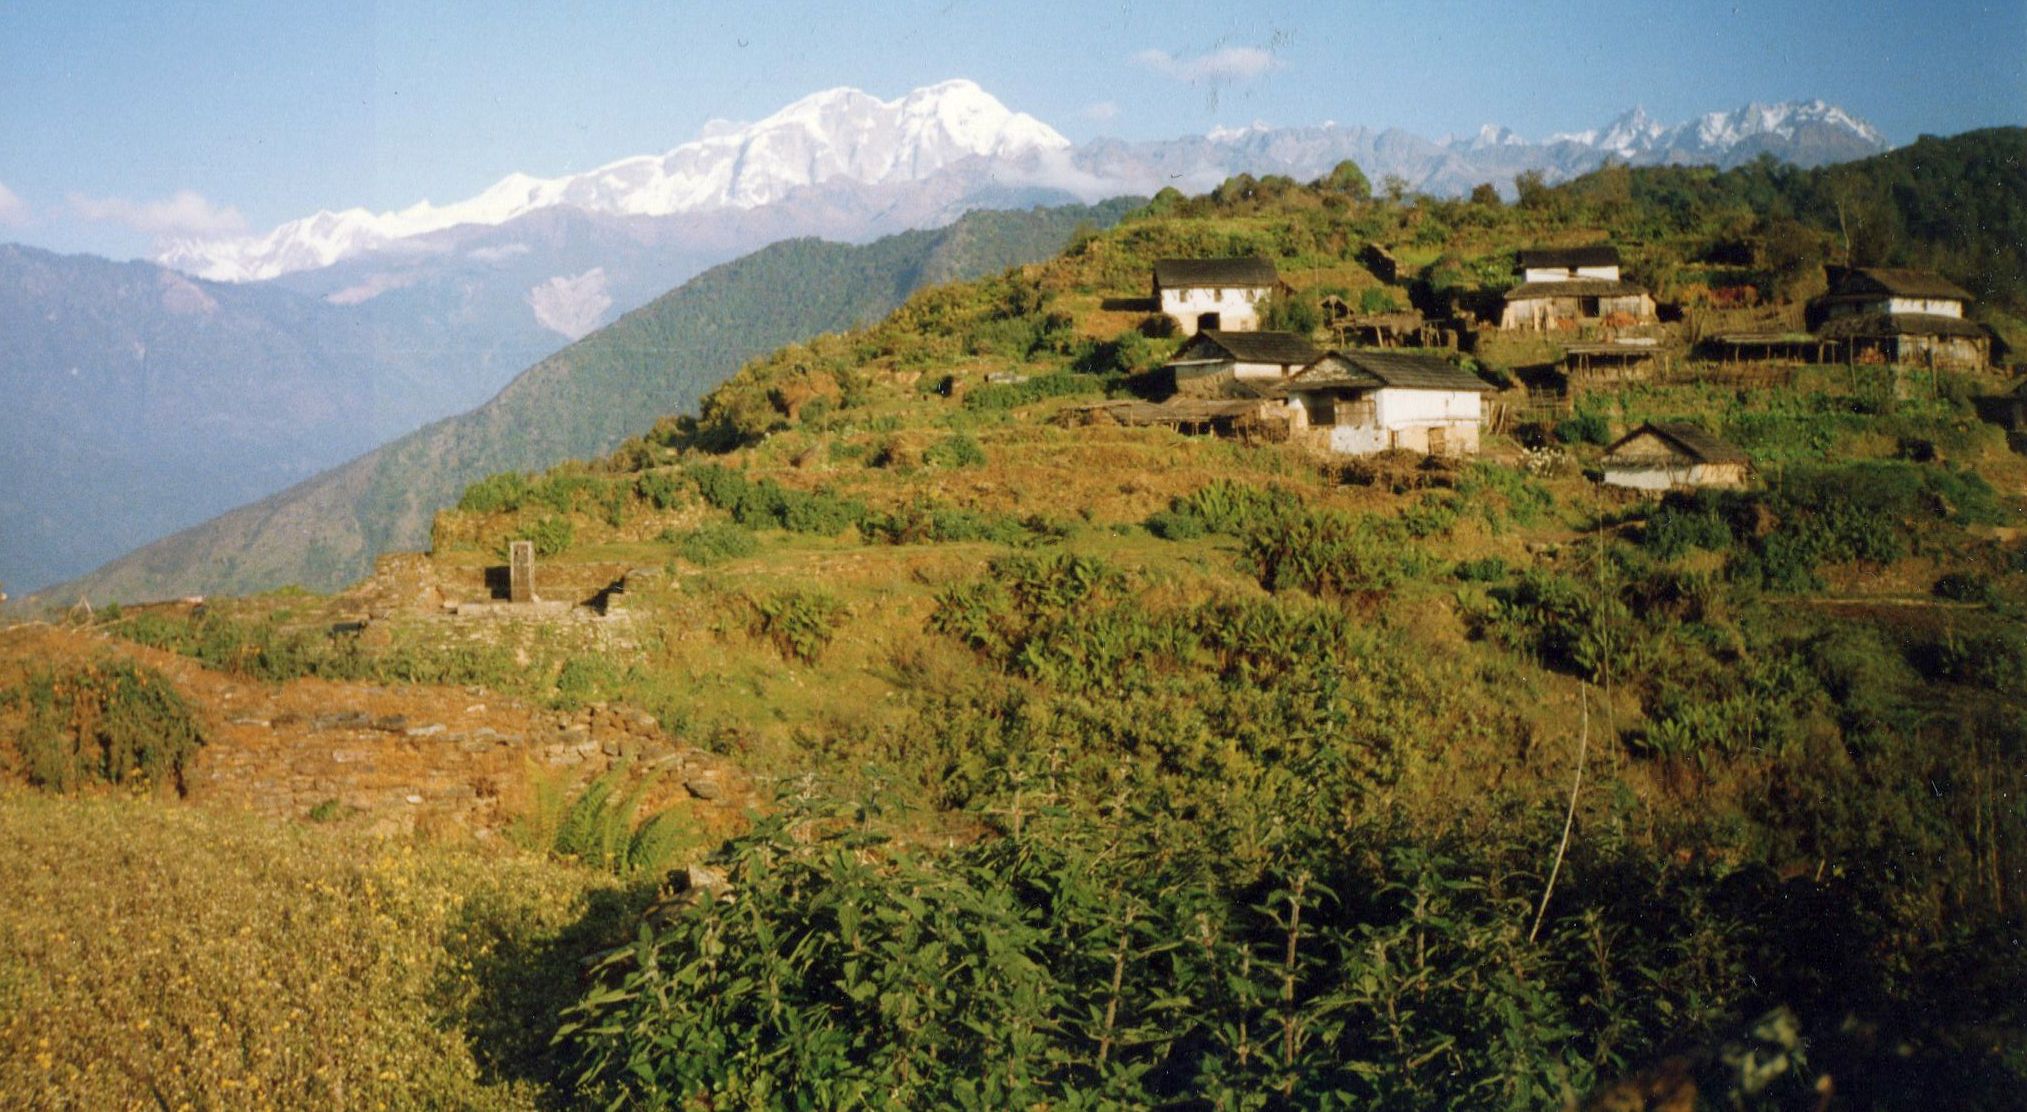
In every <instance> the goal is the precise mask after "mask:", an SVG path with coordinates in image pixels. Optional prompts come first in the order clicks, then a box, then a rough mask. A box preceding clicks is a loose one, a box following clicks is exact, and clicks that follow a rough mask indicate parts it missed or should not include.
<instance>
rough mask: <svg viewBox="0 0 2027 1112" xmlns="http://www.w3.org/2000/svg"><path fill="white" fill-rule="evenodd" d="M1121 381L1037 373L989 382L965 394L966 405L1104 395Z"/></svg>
mask: <svg viewBox="0 0 2027 1112" xmlns="http://www.w3.org/2000/svg"><path fill="white" fill-rule="evenodd" d="M1117 381H1118V377H1117V376H1115V375H1095V374H1078V373H1076V372H1074V371H1060V372H1057V373H1055V374H1046V375H1036V376H1034V377H1033V378H1030V379H1028V380H1027V381H1026V382H1011V383H987V384H986V385H984V386H980V387H978V388H976V389H974V390H971V391H969V392H967V393H966V394H965V395H964V408H966V409H971V410H978V411H981V412H991V411H995V410H1005V409H1014V408H1017V407H1019V406H1024V405H1032V404H1034V403H1035V402H1039V401H1046V400H1047V399H1049V398H1068V397H1077V396H1081V395H1102V394H1104V393H1105V392H1106V391H1107V390H1108V389H1110V388H1111V387H1112V386H1113V385H1115V384H1116V383H1117Z"/></svg>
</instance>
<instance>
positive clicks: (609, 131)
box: [0, 0, 2027, 257]
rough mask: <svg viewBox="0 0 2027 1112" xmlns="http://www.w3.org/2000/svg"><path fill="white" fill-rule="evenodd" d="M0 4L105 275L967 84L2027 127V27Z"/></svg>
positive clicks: (50, 168) (1060, 95) (1353, 107)
mask: <svg viewBox="0 0 2027 1112" xmlns="http://www.w3.org/2000/svg"><path fill="white" fill-rule="evenodd" d="M751 9H752V10H750V11H736V10H734V11H728V10H727V6H724V5H718V4H693V3H671V2H659V3H651V2H631V3H577V4H567V5H563V4H557V5H539V6H538V5H533V4H527V5H523V4H514V3H492V4H465V3H443V4H435V5H428V6H422V5H408V4H396V3H363V2H362V3H340V4H290V3H271V4H236V3H205V4H184V3H100V4H74V3H45V2H42V0H7V2H4V3H0V241H8V240H12V241H21V242H28V243H33V244H37V245H42V246H48V247H52V248H55V249H58V250H67V251H93V252H97V253H101V254H108V255H112V256H114V257H130V256H134V255H139V254H145V253H146V252H147V251H148V250H149V248H150V245H151V243H152V241H153V239H154V237H156V236H158V235H172V234H178V233H181V232H205V231H209V232H218V231H230V230H233V229H235V228H246V229H250V230H254V231H265V230H266V229H268V228H270V227H272V226H273V225H275V224H277V223H279V222H281V221H284V220H288V219H291V218H294V217H298V216H303V215H307V214H309V213H311V212H314V211H316V210H317V209H320V208H345V207H350V206H354V205H364V206H367V207H370V208H373V209H376V210H378V209H389V208H398V207H402V206H405V205H407V204H410V203H412V202H414V201H417V200H421V199H423V198H429V199H431V200H434V201H437V202H440V203H441V202H445V201H450V200H455V199H458V198H461V197H465V196H468V195H470V194H472V193H475V192H477V191H478V190H480V189H482V188H484V187H485V186H487V185H489V184H491V183H492V182H493V181H495V180H497V179H498V178H500V177H501V176H503V175H505V174H506V173H508V172H510V171H514V170H521V171H525V172H528V173H532V174H537V175H541V176H550V175H555V174H561V173H565V172H569V171H574V170H582V169H585V168H588V167H591V166H596V165H599V164H601V163H604V162H607V161H610V160H612V159H615V158H619V157H622V156H625V155H631V154H642V153H649V152H658V151H663V150H667V149H668V148H670V147H673V146H675V145H676V144H678V143H681V142H683V141H685V140H687V139H690V138H693V137H694V136H695V135H696V134H697V131H698V129H699V128H700V127H701V126H702V125H703V124H704V123H705V122H706V121H708V120H711V119H713V118H724V119H734V120H751V119H757V118H759V117H761V116H764V115H766V114H768V113H769V112H772V111H773V110H775V109H776V108H779V107H780V106H782V105H783V104H786V103H787V102H789V101H791V100H794V99H796V98H798V97H800V96H803V95H805V94H807V93H810V92H814V91H816V90H818V89H824V88H829V87H832V86H837V85H853V86H857V87H859V88H863V89H865V90H867V91H869V92H872V93H876V94H878V95H880V96H883V97H893V96H898V95H900V94H901V93H903V92H905V91H907V90H908V89H911V88H915V87H917V86H920V85H925V84H930V83H932V82H935V81H939V80H943V79H946V78H951V77H968V78H971V79H972V80H975V81H977V82H978V83H979V84H981V85H982V86H984V87H985V88H986V90H987V91H989V92H991V93H992V94H994V95H995V96H997V97H999V99H1001V100H1002V101H1004V102H1005V103H1006V104H1007V105H1008V106H1010V107H1012V108H1014V109H1017V110H1019V111H1024V112H1028V113H1030V114H1032V115H1035V116H1037V117H1039V118H1041V119H1042V120H1043V121H1045V122H1047V123H1049V124H1050V125H1052V126H1054V127H1055V128H1056V129H1057V130H1059V131H1062V132H1063V133H1064V134H1066V135H1068V136H1069V137H1070V138H1072V139H1075V140H1084V139H1089V138H1093V137H1096V136H1099V135H1115V136H1121V137H1125V138H1131V139H1153V138H1168V137H1173V136H1177V135H1183V134H1192V133H1201V132H1204V131H1206V130H1209V129H1210V128H1212V127H1214V126H1235V125H1241V124H1246V123H1250V122H1253V121H1256V120H1257V121H1264V122H1267V123H1270V124H1280V125H1287V124H1313V123H1320V122H1322V121H1324V120H1336V121H1338V122H1339V123H1343V124H1366V125H1371V126H1377V127H1387V126H1393V127H1401V128H1405V129H1407V130H1409V131H1413V132H1416V133H1418V134H1422V135H1426V136H1429V137H1432V138H1433V137H1439V136H1441V135H1444V134H1447V133H1463V132H1470V131H1475V130H1476V129H1477V127H1478V126H1479V125H1480V124H1483V123H1488V122H1489V123H1500V124H1504V125H1506V126H1508V127H1511V128H1513V129H1514V130H1515V131H1517V132H1519V133H1520V134H1522V135H1523V136H1526V137H1529V138H1540V137H1543V136H1546V135H1547V134H1549V133H1551V132H1555V131H1575V130H1581V129H1584V128H1588V127H1593V126H1597V125H1600V124H1603V123H1604V122H1606V121H1607V120H1609V119H1610V118H1611V117H1613V116H1615V115H1617V114H1618V113H1619V112H1621V111H1623V110H1625V109H1627V108H1630V107H1632V106H1634V105H1636V104H1638V105H1643V106H1644V107H1645V108H1646V109H1647V111H1648V112H1649V113H1650V114H1652V115H1653V116H1654V117H1655V118H1657V119H1660V120H1662V121H1664V122H1668V123H1674V122H1679V121H1681V120H1684V119H1687V118H1689V117H1690V116H1693V115H1696V114H1699V113H1701V112H1705V111H1712V110H1718V109H1730V108H1735V107H1737V106H1739V105H1741V104H1743V103H1745V102H1747V101H1749V100H1760V101H1771V100H1787V99H1806V98H1810V97H1822V98H1824V99H1826V100H1829V101H1831V102H1833V103H1837V104H1841V105H1843V106H1844V107H1845V108H1847V109H1849V110H1851V111H1852V112H1854V113H1856V114H1857V115H1859V116H1860V117H1862V118H1865V119H1867V120H1869V121H1871V122H1872V123H1873V124H1874V125H1875V126H1877V127H1879V128H1880V129H1881V130H1882V131H1884V132H1885V134H1886V136H1887V138H1888V139H1889V140H1890V141H1892V142H1895V143H1902V142H1907V141H1909V140H1911V139H1913V138H1914V137H1915V136H1916V135H1917V134H1920V133H1923V132H1927V133H1933V134H1954V133H1956V132H1959V131H1964V130H1968V129H1971V128H1974V127H1983V126H1991V125H1998V124H2021V123H2027V2H2023V0H2009V2H2005V3H1968V2H1958V3H1952V2H1947V0H1944V2H1938V3H1934V4H1930V5H1925V6H1916V5H1912V4H1877V3H1863V2H1848V0H1847V2H1843V3H1818V2H1810V3H1760V2H1752V3H1747V2H1740V3H1700V2H1687V0H1685V2H1675V3H1664V4H1654V5H1651V6H1650V5H1643V4H1636V3H1626V2H1621V3H1610V4H1608V3H1588V2H1585V3H1563V4H1551V3H1530V2H1525V0H1521V2H1511V3H1499V4H1492V3H1483V4H1463V3H1440V2H1438V3H1425V4H1409V3H1393V2H1381V0H1355V2H1347V3H1342V4H1335V5H1323V4H1295V3H1276V2H1272V0H1247V2H1243V3H1225V4H1212V3H1177V2H1170V3H1152V2H1145V0H1085V2H1082V3H1077V2H1065V0H1036V2H1032V3H1020V4H983V3H973V2H968V0H939V2H934V3H891V4H873V3H835V4H833V3H808V4H791V3H766V4H756V5H752V6H751Z"/></svg>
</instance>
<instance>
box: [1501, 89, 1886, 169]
mask: <svg viewBox="0 0 2027 1112" xmlns="http://www.w3.org/2000/svg"><path fill="white" fill-rule="evenodd" d="M1547 142H1548V143H1549V144H1550V145H1553V144H1557V143H1572V144H1575V145H1577V146H1579V147H1585V148H1588V149H1590V150H1592V151H1596V152H1598V153H1601V154H1610V155H1617V156H1619V157H1620V158H1624V159H1628V160H1632V161H1639V162H1669V161H1688V160H1693V159H1709V160H1716V161H1719V162H1723V161H1724V160H1725V158H1726V156H1728V155H1730V154H1732V153H1733V152H1736V151H1741V150H1764V149H1767V148H1768V147H1769V146H1770V145H1775V144H1785V145H1800V146H1801V147H1803V148H1811V149H1813V147H1823V146H1826V145H1827V147H1828V148H1831V149H1834V151H1835V153H1836V156H1837V157H1840V158H1855V157H1862V156H1863V155H1866V154H1876V153H1878V152H1880V151H1883V150H1885V149H1886V146H1887V144H1886V138H1885V137H1884V136H1882V135H1880V134H1879V129H1877V128H1875V127H1873V126H1872V125H1871V124H1869V123H1866V122H1865V121H1864V120H1861V119H1859V118H1858V117H1856V116H1854V115H1852V114H1851V113H1849V112H1846V111H1845V110H1844V109H1842V108H1839V107H1837V106H1836V105H1834V104H1830V103H1827V102H1825V101H1822V100H1809V101H1784V102H1782V103H1780V104H1760V103H1758V102H1754V103H1751V104H1748V105H1746V106H1745V107H1743V108H1739V109H1736V110H1734V111H1731V112H1711V113H1707V114H1705V115H1703V116H1699V117H1697V118H1696V119H1694V120H1690V121H1689V122H1687V123H1681V124H1676V125H1674V126H1672V127H1670V126H1666V125H1663V124H1661V123H1658V122H1656V121H1655V120H1654V119H1653V117H1651V116H1649V115H1647V112H1646V110H1645V109H1644V108H1634V109H1633V110H1632V111H1630V112H1626V113H1624V114H1622V115H1620V116H1619V117H1618V118H1617V119H1614V120H1613V121H1612V122H1611V123H1608V124H1606V125H1605V126H1604V127H1602V128H1592V129H1590V130H1588V131H1575V132H1561V133H1558V134H1555V135H1551V136H1549V137H1548V140H1547ZM1485 145H1486V144H1485V143H1484V142H1483V141H1482V140H1480V141H1474V142H1473V143H1472V144H1471V148H1472V149H1482V148H1483V147H1484V146H1485ZM1796 160H1797V161H1801V162H1805V163H1806V162H1808V161H1810V160H1811V159H1810V156H1809V154H1808V150H1806V149H1805V150H1803V151H1802V153H1801V157H1799V158H1797V159H1796Z"/></svg>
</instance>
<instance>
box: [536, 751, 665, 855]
mask: <svg viewBox="0 0 2027 1112" xmlns="http://www.w3.org/2000/svg"><path fill="white" fill-rule="evenodd" d="M658 779H659V775H658V774H656V773H652V772H651V773H648V774H646V775H643V776H638V777H635V776H633V774H632V772H631V769H630V768H629V767H628V766H627V765H626V763H625V762H621V763H619V764H615V765H614V766H613V767H612V768H610V769H608V770H607V771H606V772H604V773H602V774H601V775H599V776H598V777H597V778H596V779H594V780H592V781H591V782H590V783H589V784H586V785H585V786H584V787H583V788H582V789H580V790H578V791H577V792H576V793H575V794H572V793H570V792H569V791H567V790H566V789H565V788H564V783H565V781H564V779H563V778H562V777H561V776H555V777H547V778H540V779H537V780H536V782H535V785H534V788H535V792H534V802H533V806H532V808H531V809H530V810H529V811H527V812H525V813H523V814H521V815H519V816H517V817H516V819H515V820H514V822H513V824H512V825H511V826H510V827H509V828H508V832H507V833H508V836H509V837H510V838H512V839H513V840H514V841H515V842H516V843H517V844H519V845H520V846H521V847H522V848H524V849H528V850H533V851H535V852H539V853H548V854H552V855H554V856H556V857H559V858H562V859H564V860H567V861H577V862H581V863H583V864H585V865H589V866H591V867H592V868H595V869H601V870H604V871H606V872H610V873H614V874H616V875H618V876H621V877H652V876H657V875H659V874H661V873H664V872H667V871H668V868H669V866H670V865H671V864H672V863H673V862H674V861H675V859H676V857H677V855H678V854H681V853H685V852H689V851H693V850H695V849H696V848H697V846H698V844H699V841H700V837H699V832H698V831H697V829H696V827H695V824H694V823H693V822H692V821H691V820H690V819H689V818H687V817H686V816H684V815H682V814H680V813H678V812H676V811H673V810H669V811H661V812H658V813H656V814H654V815H652V816H649V817H648V818H647V819H645V820H641V819H640V818H639V817H638V816H639V813H640V806H641V803H642V802H643V801H645V800H646V798H647V796H648V793H649V792H650V791H651V790H653V788H654V786H655V783H656V781H657V780H658ZM629 780H632V784H631V786H628V783H627V782H628V781H629ZM622 788H625V790H624V791H622V790H621V789H622Z"/></svg>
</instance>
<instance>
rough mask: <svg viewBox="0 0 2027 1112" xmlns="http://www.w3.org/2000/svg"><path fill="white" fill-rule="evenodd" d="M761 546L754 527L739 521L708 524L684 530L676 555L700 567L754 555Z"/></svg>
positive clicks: (677, 544) (677, 543)
mask: <svg viewBox="0 0 2027 1112" xmlns="http://www.w3.org/2000/svg"><path fill="white" fill-rule="evenodd" d="M759 548H760V542H759V541H758V540H757V539H755V538H754V536H753V531H752V530H750V529H746V528H744V527H742V526H738V525H704V526H700V527H698V528H696V529H692V530H690V531H689V532H688V533H685V534H683V536H682V538H681V539H679V540H678V541H677V542H676V555H678V556H681V557H682V558H683V559H685V560H688V561H689V562H690V563H692V564H695V565H697V566H698V567H700V568H707V567H711V566H713V565H715V564H722V563H724V562H725V561H727V560H737V559H741V558H743V557H746V556H751V555H753V554H754V553H755V552H756V551H758V550H759Z"/></svg>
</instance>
